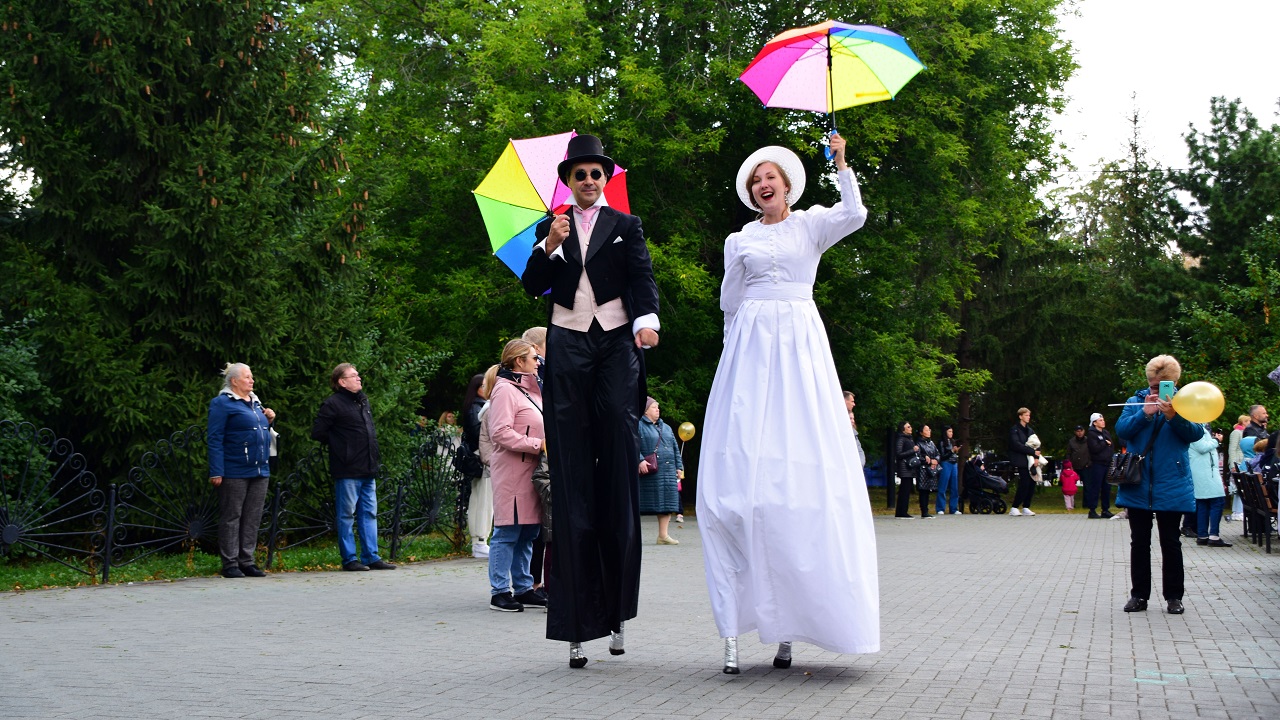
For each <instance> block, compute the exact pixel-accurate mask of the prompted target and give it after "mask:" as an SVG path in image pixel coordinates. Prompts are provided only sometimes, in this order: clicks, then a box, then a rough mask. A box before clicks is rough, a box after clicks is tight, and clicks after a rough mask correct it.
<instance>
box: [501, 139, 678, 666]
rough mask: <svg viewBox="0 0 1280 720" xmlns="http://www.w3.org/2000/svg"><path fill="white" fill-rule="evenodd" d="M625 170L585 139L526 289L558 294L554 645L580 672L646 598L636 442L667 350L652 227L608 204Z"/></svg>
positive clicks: (553, 324)
mask: <svg viewBox="0 0 1280 720" xmlns="http://www.w3.org/2000/svg"><path fill="white" fill-rule="evenodd" d="M614 170H615V165H614V162H613V160H612V159H611V158H609V157H608V156H606V155H605V154H604V147H603V145H602V144H601V143H600V139H599V138H597V137H595V136H592V135H578V136H576V137H574V138H572V139H571V140H570V141H569V147H568V149H567V152H566V157H565V159H564V161H562V162H561V163H560V165H559V166H558V167H557V168H556V171H557V173H558V174H559V176H560V180H561V181H562V182H563V183H564V184H565V185H566V186H567V187H568V188H569V190H570V191H571V192H572V193H573V198H572V200H573V202H572V204H571V207H570V208H569V210H568V211H567V212H565V213H564V214H562V215H557V216H556V217H554V218H547V219H546V220H544V221H543V222H541V223H539V224H538V226H537V228H536V229H535V231H534V234H535V236H536V237H537V238H538V244H537V245H535V246H534V249H533V252H532V253H531V254H530V256H529V260H528V262H527V264H526V266H525V270H524V274H523V275H522V276H521V281H522V282H523V284H524V289H525V291H526V292H527V293H528V294H529V295H531V296H533V297H541V296H542V295H543V294H544V293H549V299H550V308H549V309H550V318H549V320H550V322H549V323H548V327H547V344H546V353H547V354H546V359H547V361H546V377H545V380H546V382H545V384H544V385H543V390H542V397H543V398H544V400H545V401H546V402H545V405H544V408H545V410H546V429H547V459H548V462H549V464H550V466H551V496H552V500H551V504H552V505H553V506H554V507H555V513H554V514H553V515H552V521H553V523H554V529H553V531H552V534H553V535H554V536H555V538H556V541H555V542H554V543H552V546H551V568H550V573H549V578H548V581H547V583H548V586H549V587H550V588H551V603H550V605H548V607H547V638H548V639H551V640H567V641H568V642H569V643H570V645H569V665H570V667H574V668H580V667H583V666H585V665H586V663H587V658H586V655H585V654H584V653H583V650H582V643H583V642H586V641H588V640H593V639H595V638H600V637H604V636H606V635H610V636H611V638H610V644H609V651H610V652H612V653H613V654H621V653H622V652H624V650H623V642H622V623H623V622H625V621H626V620H630V619H631V618H634V617H635V616H636V611H637V607H638V603H639V595H640V513H639V492H640V491H639V486H638V482H639V481H638V466H639V459H640V455H641V454H640V453H638V452H637V439H636V433H637V429H638V427H639V419H640V413H641V412H642V411H643V409H644V398H645V395H646V394H647V390H646V388H645V382H644V377H645V373H644V355H643V353H642V352H641V348H644V347H654V346H656V345H657V344H658V330H659V329H660V323H659V322H658V286H657V283H656V282H654V278H653V264H652V262H651V261H650V259H649V249H648V246H647V245H646V244H645V239H644V230H643V229H642V227H641V223H640V218H638V217H636V216H634V215H630V214H627V213H623V212H619V211H617V210H615V209H614V208H611V207H609V206H608V203H607V202H605V199H604V189H605V185H606V184H608V182H609V181H610V180H611V179H612V177H613V173H614Z"/></svg>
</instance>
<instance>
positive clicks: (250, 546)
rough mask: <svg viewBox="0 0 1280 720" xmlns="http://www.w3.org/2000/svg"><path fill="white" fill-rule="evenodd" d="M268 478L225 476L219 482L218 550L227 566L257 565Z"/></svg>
mask: <svg viewBox="0 0 1280 720" xmlns="http://www.w3.org/2000/svg"><path fill="white" fill-rule="evenodd" d="M266 497H267V478H264V477H256V478H229V477H224V478H222V482H221V483H220V484H219V485H218V505H219V508H220V516H219V522H218V554H219V555H221V556H222V567H223V569H227V568H233V567H248V566H249V565H253V564H255V563H254V560H253V551H254V550H256V549H257V547H258V527H259V526H260V525H262V503H263V502H264V501H265V500H266Z"/></svg>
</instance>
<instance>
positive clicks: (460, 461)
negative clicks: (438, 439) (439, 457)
mask: <svg viewBox="0 0 1280 720" xmlns="http://www.w3.org/2000/svg"><path fill="white" fill-rule="evenodd" d="M453 469H454V470H457V471H458V472H460V473H462V474H463V475H466V476H467V477H473V478H478V477H480V476H481V475H484V463H482V462H480V457H479V456H477V455H476V452H475V450H472V449H471V446H470V445H468V444H467V441H466V440H463V441H462V442H460V443H458V447H456V448H454V449H453Z"/></svg>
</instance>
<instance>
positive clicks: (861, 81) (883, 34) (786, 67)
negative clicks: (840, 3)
mask: <svg viewBox="0 0 1280 720" xmlns="http://www.w3.org/2000/svg"><path fill="white" fill-rule="evenodd" d="M923 69H924V65H923V64H922V63H921V62H920V58H918V57H916V54H915V53H914V52H912V51H911V48H909V47H907V41H906V40H904V39H903V38H902V36H901V35H898V34H897V33H893V32H890V31H888V30H885V29H884V28H881V27H876V26H874V25H846V24H844V23H840V22H836V21H834V20H828V21H826V22H824V23H819V24H817V25H811V26H809V27H804V28H796V29H794V30H787V31H786V32H784V33H781V34H779V35H777V36H775V37H774V38H773V39H772V40H770V41H769V42H768V43H766V44H765V46H764V47H763V48H761V49H760V52H759V53H758V54H756V57H755V59H754V60H752V61H751V64H750V65H748V66H747V69H746V70H744V71H742V75H740V76H739V78H738V79H739V80H741V81H742V82H744V83H746V85H747V87H749V88H751V91H752V92H754V93H755V94H756V96H757V97H759V98H760V101H761V102H763V103H764V104H765V107H775V108H793V109H796V110H812V111H814V112H824V113H827V114H828V115H829V114H831V113H833V112H835V111H836V110H841V109H843V108H847V107H853V106H854V105H865V104H867V103H873V102H879V101H880V100H890V99H892V98H893V97H894V96H895V95H897V93H898V91H899V90H901V89H902V86H903V85H906V84H907V81H908V80H910V79H911V78H913V77H915V75H916V73H918V72H920V71H921V70H923ZM832 128H833V129H834V121H833V124H832Z"/></svg>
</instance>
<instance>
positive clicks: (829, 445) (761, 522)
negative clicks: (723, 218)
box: [697, 170, 880, 653]
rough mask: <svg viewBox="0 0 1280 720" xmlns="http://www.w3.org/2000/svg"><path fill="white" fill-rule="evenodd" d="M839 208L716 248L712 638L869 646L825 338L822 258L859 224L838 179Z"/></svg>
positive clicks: (805, 214)
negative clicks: (720, 313) (715, 633)
mask: <svg viewBox="0 0 1280 720" xmlns="http://www.w3.org/2000/svg"><path fill="white" fill-rule="evenodd" d="M837 177H838V179H839V185H840V197H841V203H840V205H838V206H836V207H834V208H824V207H820V206H819V207H814V208H811V209H809V210H807V211H805V210H797V211H794V212H792V213H791V214H790V215H789V216H788V217H787V219H786V220H784V221H782V222H780V223H776V224H772V225H764V224H761V223H760V222H759V221H756V222H753V223H751V224H749V225H747V226H745V227H743V228H742V231H741V232H736V233H734V234H732V235H730V236H729V238H728V240H726V241H725V251H724V254H725V278H724V284H723V287H722V290H721V299H720V305H721V309H722V310H724V313H725V342H724V351H723V352H722V354H721V355H720V365H719V367H718V368H717V369H716V377H715V381H714V382H713V383H712V386H711V395H710V397H709V399H708V401H707V414H706V419H705V420H704V422H703V440H702V455H701V463H700V465H699V473H698V506H697V507H698V527H699V530H700V532H701V533H702V542H703V553H704V561H705V563H706V572H707V584H708V586H709V588H710V591H711V608H712V611H713V613H714V614H715V619H716V626H717V627H718V629H719V631H720V636H721V637H730V636H737V635H741V634H743V633H747V632H750V631H752V630H757V631H759V634H760V640H761V642H765V643H775V642H782V641H802V642H808V643H813V644H814V645H818V646H820V647H823V648H825V649H827V650H831V651H833V652H840V653H869V652H876V651H878V650H879V649H880V586H879V578H878V576H877V569H876V541H875V531H874V529H873V527H872V521H871V503H870V501H869V499H868V497H867V486H866V481H865V480H864V479H863V475H862V463H861V462H860V461H859V458H858V452H857V446H856V444H855V440H854V435H853V429H852V428H851V427H850V425H849V414H848V412H847V411H846V410H845V406H844V398H843V397H842V396H841V386H840V381H839V378H837V376H836V369H835V363H834V362H833V361H832V358H831V346H830V344H829V343H828V341H827V333H826V328H825V327H824V326H823V324H822V319H821V318H820V317H819V316H818V309H817V306H815V305H814V303H813V282H814V277H815V275H816V273H817V269H818V260H819V259H820V258H821V257H822V253H823V252H824V251H825V250H826V249H827V248H829V247H831V246H832V245H834V244H835V243H836V242H838V241H839V240H840V239H841V238H843V237H845V236H846V235H848V234H850V233H852V232H853V231H854V230H857V229H858V228H860V227H862V224H863V222H865V221H866V217H867V211H866V208H865V207H863V205H862V196H861V194H860V193H859V192H858V187H857V184H856V182H855V180H854V178H853V172H852V171H850V170H845V171H842V172H840V173H839V174H838V176H837Z"/></svg>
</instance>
